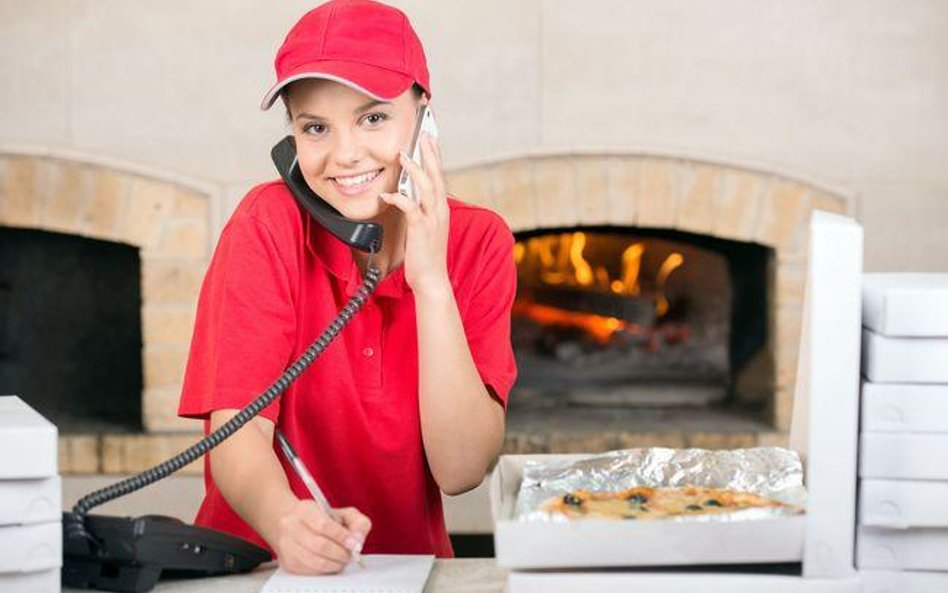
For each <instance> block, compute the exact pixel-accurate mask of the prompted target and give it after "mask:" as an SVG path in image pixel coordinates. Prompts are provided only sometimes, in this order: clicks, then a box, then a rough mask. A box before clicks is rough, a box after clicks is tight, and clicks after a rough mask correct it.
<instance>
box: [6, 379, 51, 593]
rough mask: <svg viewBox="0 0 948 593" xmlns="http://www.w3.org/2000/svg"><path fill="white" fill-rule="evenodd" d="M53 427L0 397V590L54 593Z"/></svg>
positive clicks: (19, 402) (22, 404)
mask: <svg viewBox="0 0 948 593" xmlns="http://www.w3.org/2000/svg"><path fill="white" fill-rule="evenodd" d="M57 441H58V439H57V430H56V427H55V426H54V425H53V424H52V423H50V422H49V421H48V420H46V419H45V418H43V417H42V416H41V415H40V414H39V413H38V412H37V411H36V410H34V409H33V408H31V407H29V406H28V405H27V404H26V403H25V402H24V401H23V400H21V399H20V398H19V397H17V396H13V395H2V396H0V591H28V592H29V593H58V592H59V591H60V577H59V571H60V567H61V566H62V556H63V553H62V484H61V482H60V478H59V474H58V469H59V467H58V443H57Z"/></svg>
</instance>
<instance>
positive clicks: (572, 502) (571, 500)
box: [563, 494, 583, 507]
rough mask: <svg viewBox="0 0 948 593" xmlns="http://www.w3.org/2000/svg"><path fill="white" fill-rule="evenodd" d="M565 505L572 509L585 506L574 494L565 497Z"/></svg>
mask: <svg viewBox="0 0 948 593" xmlns="http://www.w3.org/2000/svg"><path fill="white" fill-rule="evenodd" d="M563 503H564V504H568V505H569V506H571V507H578V506H580V505H582V504H583V501H582V500H580V498H579V497H578V496H576V495H574V494H567V495H565V496H563Z"/></svg>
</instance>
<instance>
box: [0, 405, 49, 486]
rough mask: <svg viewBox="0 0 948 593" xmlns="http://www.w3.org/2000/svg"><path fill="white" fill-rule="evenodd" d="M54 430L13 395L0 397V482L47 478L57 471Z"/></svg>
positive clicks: (44, 419) (46, 421)
mask: <svg viewBox="0 0 948 593" xmlns="http://www.w3.org/2000/svg"><path fill="white" fill-rule="evenodd" d="M58 463H59V445H58V442H57V430H56V427H55V426H54V425H53V424H52V423H51V422H50V421H49V420H47V419H46V418H43V417H42V416H41V415H40V414H39V412H37V411H36V410H34V409H33V408H31V407H30V406H28V405H27V404H26V402H24V401H23V400H22V399H20V398H19V397H17V396H15V395H0V480H18V479H26V478H47V477H49V476H55V475H56V474H57V473H58V471H59V467H58Z"/></svg>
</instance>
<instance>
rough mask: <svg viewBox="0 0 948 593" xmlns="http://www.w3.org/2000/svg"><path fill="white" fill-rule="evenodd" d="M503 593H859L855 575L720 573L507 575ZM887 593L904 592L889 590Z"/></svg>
mask: <svg viewBox="0 0 948 593" xmlns="http://www.w3.org/2000/svg"><path fill="white" fill-rule="evenodd" d="M506 591H507V593H586V592H587V591H594V592H595V593H630V592H637V591H640V592H642V593H692V592H695V591H700V592H701V593H761V592H766V593H861V591H862V588H861V583H860V580H859V578H858V577H855V576H854V577H849V578H845V579H818V578H804V577H801V576H796V575H776V574H747V573H745V574H740V573H721V572H646V571H623V572H616V571H585V572H579V571H569V572H561V571H556V572H551V571H519V570H515V571H511V572H510V574H509V575H508V576H507V589H506ZM890 593H902V592H901V591H898V592H896V591H892V592H890Z"/></svg>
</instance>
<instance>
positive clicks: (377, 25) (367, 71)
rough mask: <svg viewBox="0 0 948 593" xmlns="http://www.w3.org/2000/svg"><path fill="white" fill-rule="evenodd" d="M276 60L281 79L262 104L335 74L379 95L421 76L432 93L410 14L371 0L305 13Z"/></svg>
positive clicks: (385, 97) (338, 1) (388, 95)
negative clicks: (298, 82)
mask: <svg viewBox="0 0 948 593" xmlns="http://www.w3.org/2000/svg"><path fill="white" fill-rule="evenodd" d="M274 66H275V67H276V75H277V82H276V84H275V85H273V87H271V88H270V90H269V91H267V94H266V96H265V97H264V98H263V103H261V104H260V108H261V109H269V108H270V106H271V105H273V102H274V101H276V98H277V96H279V94H280V91H282V90H283V89H284V88H285V87H286V85H288V84H290V83H291V82H293V81H295V80H300V79H303V78H324V79H327V80H334V81H336V82H339V83H342V84H344V85H346V86H348V87H351V88H353V89H355V90H357V91H359V92H362V93H365V94H366V95H368V96H370V97H372V98H373V99H377V100H380V101H389V100H391V99H394V98H395V97H397V96H398V95H400V94H402V93H403V92H405V90H407V89H408V88H409V87H410V86H411V85H412V83H416V82H417V83H418V84H419V85H420V86H421V87H422V88H423V89H424V90H425V93H427V95H428V96H429V97H430V96H431V87H430V84H429V82H428V66H427V64H426V61H425V51H424V49H423V48H422V47H421V41H420V40H419V39H418V36H417V35H416V34H415V31H414V29H412V27H411V23H409V22H408V17H407V16H405V13H403V12H402V11H400V10H398V9H397V8H393V7H391V6H387V5H385V4H381V3H379V2H372V1H371V0H331V1H330V2H326V3H325V4H320V5H319V6H317V7H316V8H314V9H312V10H310V11H309V12H307V13H306V14H304V15H303V17H302V18H300V20H299V21H297V23H296V24H295V25H293V28H292V29H290V32H289V33H287V35H286V39H285V40H284V41H283V45H281V46H280V49H279V51H277V55H276V60H275V61H274Z"/></svg>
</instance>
